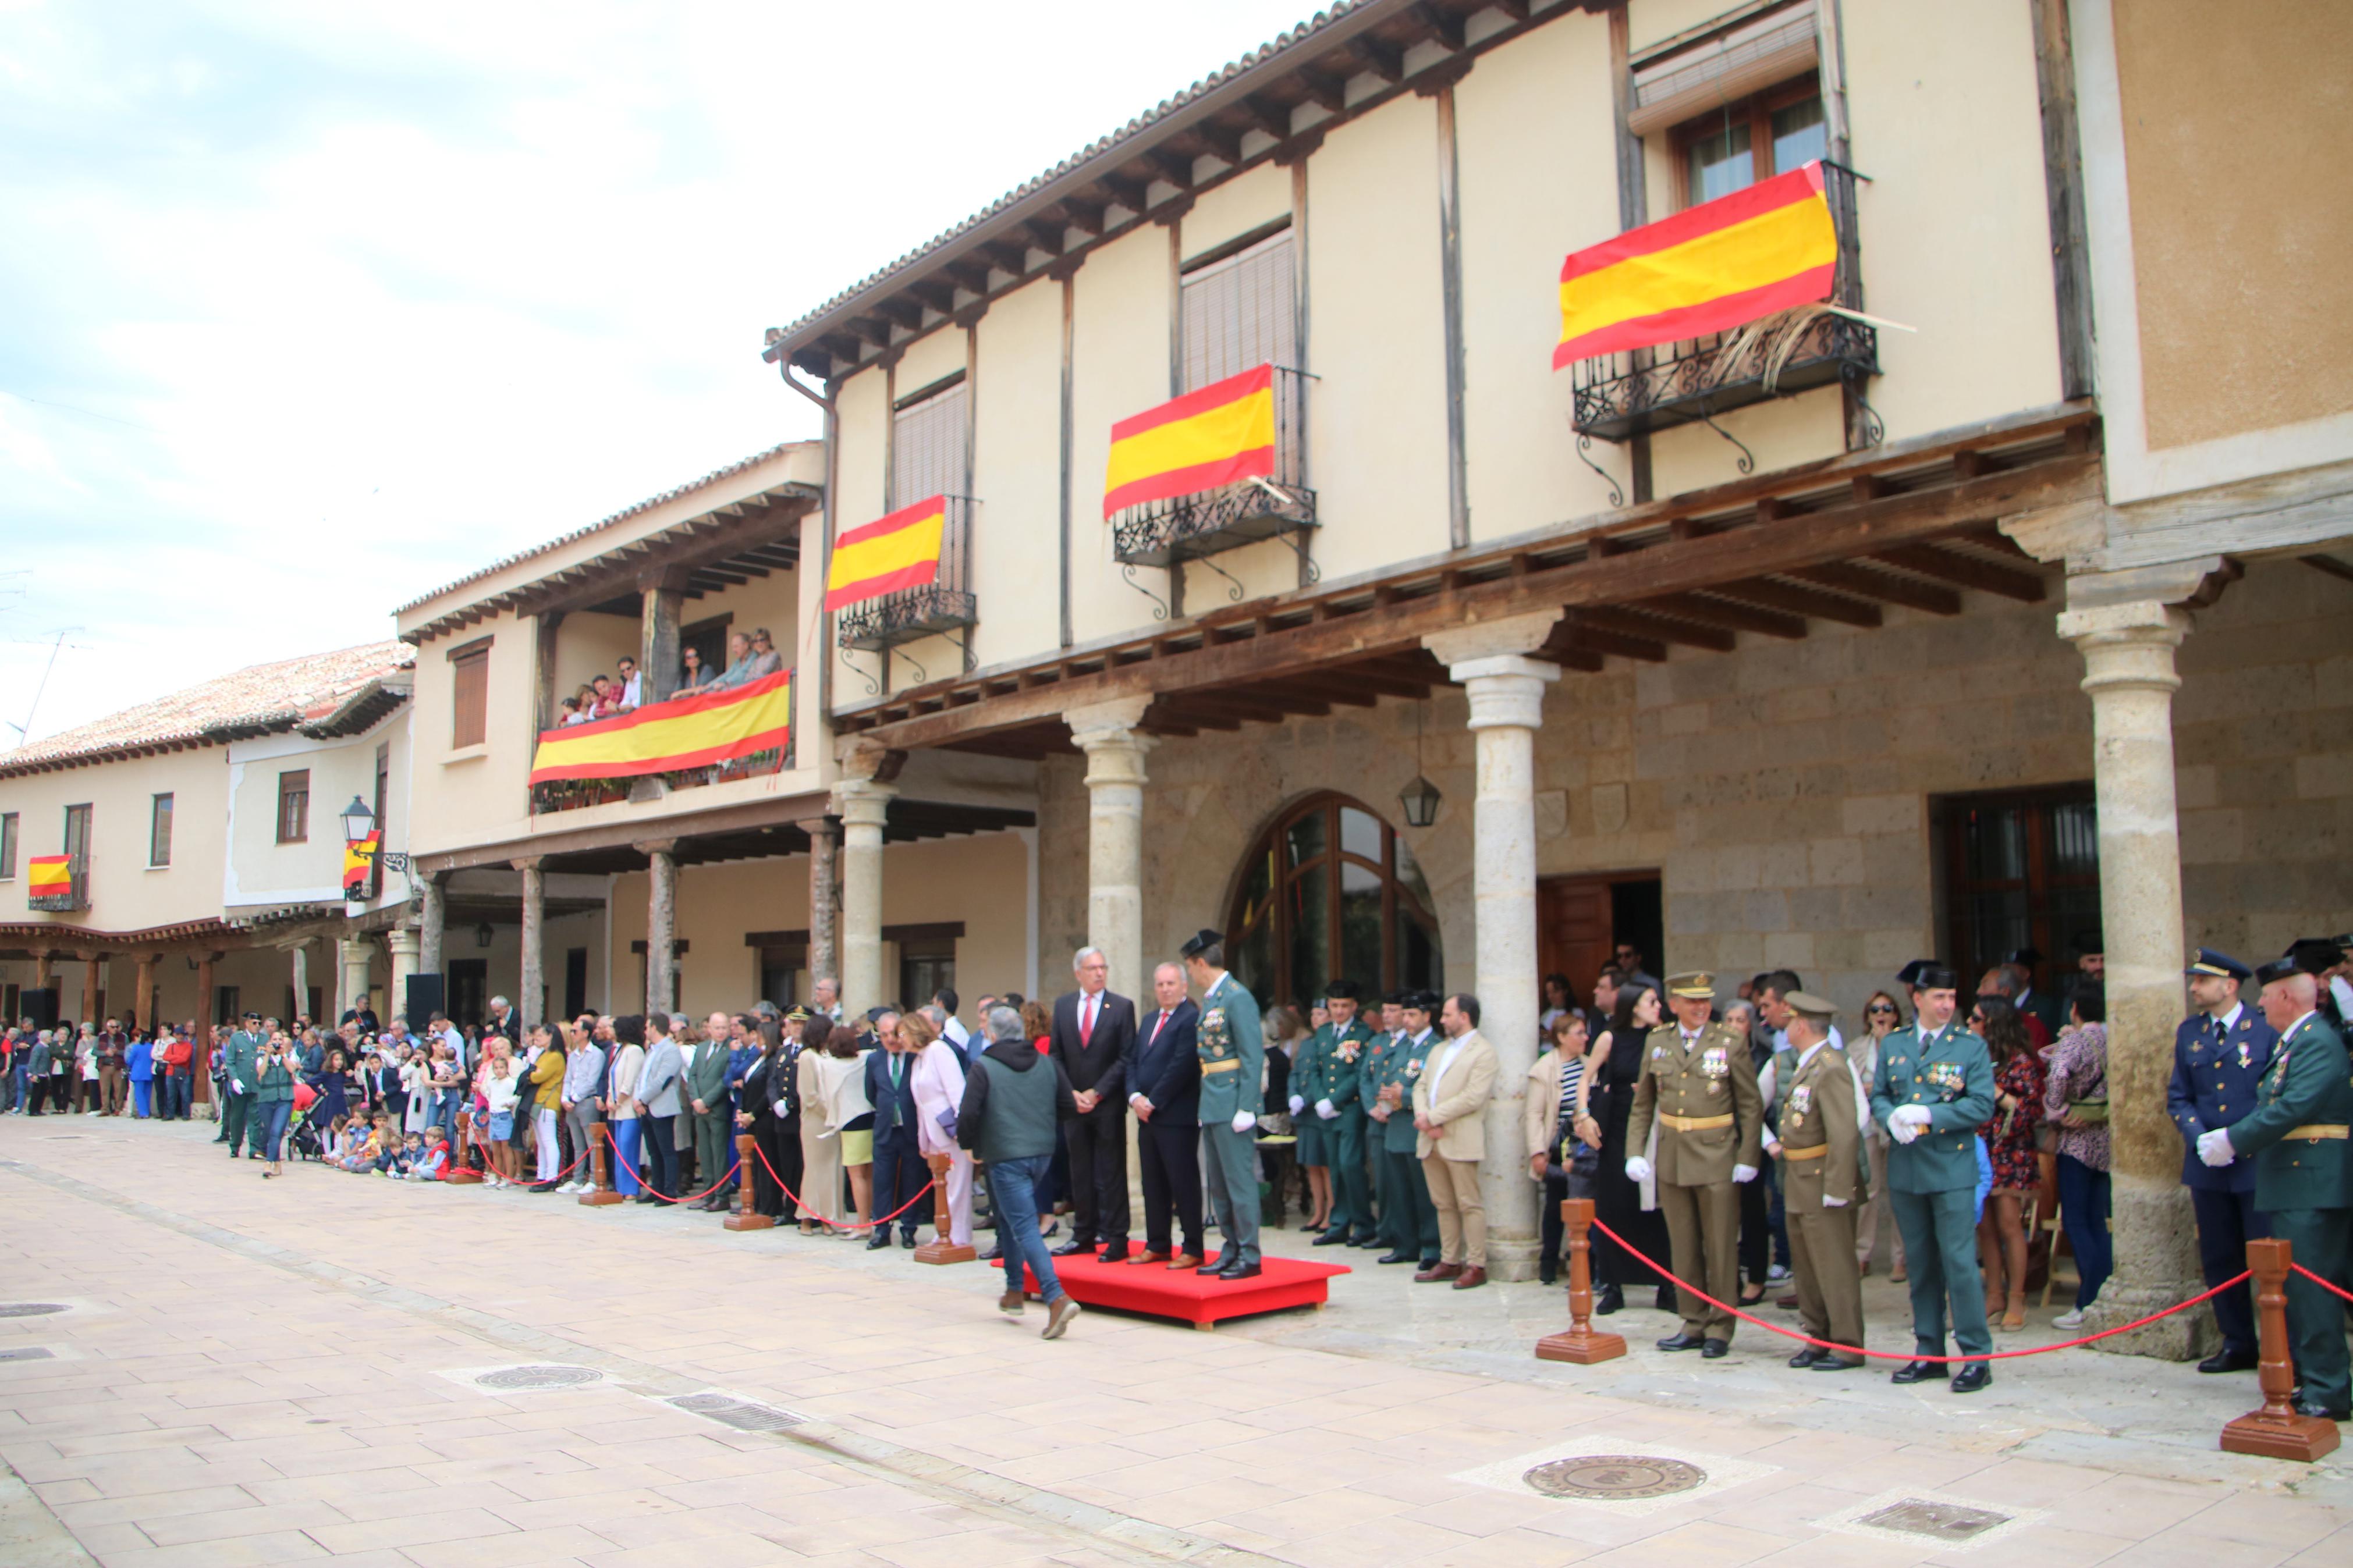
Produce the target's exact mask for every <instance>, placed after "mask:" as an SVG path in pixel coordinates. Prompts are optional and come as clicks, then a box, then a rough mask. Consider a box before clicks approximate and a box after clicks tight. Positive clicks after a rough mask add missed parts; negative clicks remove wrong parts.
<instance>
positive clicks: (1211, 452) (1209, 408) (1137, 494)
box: [1103, 364, 1274, 517]
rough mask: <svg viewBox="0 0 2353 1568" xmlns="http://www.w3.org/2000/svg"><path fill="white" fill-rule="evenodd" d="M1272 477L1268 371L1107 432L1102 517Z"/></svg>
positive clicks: (1230, 380)
mask: <svg viewBox="0 0 2353 1568" xmlns="http://www.w3.org/2000/svg"><path fill="white" fill-rule="evenodd" d="M1273 472H1274V366H1272V365H1271V364H1262V365H1261V366H1259V367H1258V368H1257V369H1256V370H1246V371H1244V372H1242V373H1241V374H1240V375H1229V376H1228V377H1227V378H1226V379H1225V380H1223V381H1220V382H1215V383H1212V384H1209V385H1208V386H1205V387H1202V388H1201V389H1200V390H1198V392H1188V393H1187V394H1186V395H1184V396H1182V397H1179V398H1177V399H1176V400H1175V401H1173V402H1169V403H1164V404H1162V405H1160V406H1159V407H1157V408H1155V409H1153V410H1151V411H1150V412H1148V413H1145V414H1138V415H1136V416H1134V417H1132V418H1128V419H1123V420H1121V421H1120V422H1119V423H1118V424H1116V425H1114V426H1112V427H1111V471H1110V472H1109V473H1108V474H1107V475H1106V476H1105V478H1104V480H1103V516H1105V517H1109V516H1111V515H1112V514H1113V512H1117V511H1124V510H1126V509H1127V508H1129V507H1132V506H1141V505H1143V504H1144V503H1145V501H1155V500H1168V499H1169V498H1171V497H1173V496H1188V495H1193V494H1196V493H1197V492H1198V491H1201V490H1211V489H1217V488H1218V487H1219V486H1220V485H1230V484H1233V483H1236V482H1237V481H1239V480H1241V479H1251V478H1254V477H1258V476H1262V475H1268V474H1271V473H1273Z"/></svg>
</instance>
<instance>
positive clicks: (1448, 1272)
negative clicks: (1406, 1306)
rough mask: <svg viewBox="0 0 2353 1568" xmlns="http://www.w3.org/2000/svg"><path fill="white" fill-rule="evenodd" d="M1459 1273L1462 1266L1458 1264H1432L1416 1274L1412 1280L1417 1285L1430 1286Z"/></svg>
mask: <svg viewBox="0 0 2353 1568" xmlns="http://www.w3.org/2000/svg"><path fill="white" fill-rule="evenodd" d="M1461 1272H1462V1265H1461V1264H1460V1263H1433V1264H1431V1265H1430V1267H1429V1268H1425V1269H1423V1270H1421V1271H1420V1272H1419V1273H1418V1274H1416V1275H1415V1276H1414V1277H1413V1279H1414V1283H1415V1284H1417V1285H1430V1284H1434V1283H1436V1282H1437V1281H1438V1280H1440V1279H1453V1278H1454V1277H1455V1276H1456V1275H1458V1274H1460V1273H1461Z"/></svg>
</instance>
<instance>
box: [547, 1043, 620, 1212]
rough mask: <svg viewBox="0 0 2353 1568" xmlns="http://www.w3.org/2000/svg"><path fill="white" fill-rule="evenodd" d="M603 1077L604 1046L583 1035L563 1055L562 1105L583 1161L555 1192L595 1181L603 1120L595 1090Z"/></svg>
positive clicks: (571, 1190)
mask: <svg viewBox="0 0 2353 1568" xmlns="http://www.w3.org/2000/svg"><path fill="white" fill-rule="evenodd" d="M604 1081H605V1047H602V1046H600V1045H598V1044H597V1043H596V1037H594V1036H593V1035H592V1036H588V1037H584V1038H583V1039H582V1040H581V1042H580V1048H579V1049H578V1050H575V1051H574V1052H573V1053H572V1054H571V1055H569V1056H567V1057H565V1058H564V1107H563V1109H564V1120H565V1122H566V1123H567V1124H568V1125H569V1126H570V1127H571V1129H572V1144H573V1147H574V1148H575V1149H578V1150H579V1151H580V1153H581V1156H582V1159H583V1162H584V1163H582V1165H581V1166H580V1169H579V1170H578V1171H577V1172H576V1173H574V1175H573V1178H572V1180H570V1181H568V1182H566V1183H565V1184H563V1185H562V1186H560V1187H558V1188H556V1189H555V1190H556V1191H557V1192H560V1193H585V1192H586V1191H588V1190H589V1189H590V1188H591V1187H593V1186H595V1185H596V1181H595V1179H594V1177H593V1176H592V1174H591V1173H592V1172H594V1171H595V1170H596V1156H595V1153H594V1151H596V1150H598V1149H599V1148H600V1147H601V1144H600V1142H599V1139H598V1130H597V1123H598V1122H599V1121H601V1120H603V1119H602V1118H601V1117H599V1116H598V1115H597V1112H596V1093H597V1090H598V1089H600V1088H601V1087H602V1086H603V1084H604ZM609 1152H610V1151H607V1153H609Z"/></svg>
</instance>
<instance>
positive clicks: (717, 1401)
mask: <svg viewBox="0 0 2353 1568" xmlns="http://www.w3.org/2000/svg"><path fill="white" fill-rule="evenodd" d="M662 1403H664V1404H665V1405H674V1406H676V1407H677V1408H678V1409H681V1410H687V1411H691V1412H692V1413H694V1414H695V1415H704V1416H708V1417H710V1418H711V1419H712V1420H713V1421H716V1422H718V1423H720V1424H721V1425H722V1426H733V1427H734V1428H735V1429H736V1430H737V1431H739V1432H781V1431H783V1430H784V1429H785V1428H786V1427H787V1426H800V1425H801V1424H802V1423H803V1422H804V1421H806V1420H807V1417H806V1416H802V1415H794V1414H793V1413H792V1412H791V1411H789V1410H779V1409H777V1408H776V1406H775V1405H761V1404H758V1403H757V1402H755V1401H753V1400H749V1399H738V1398H736V1397H735V1396H734V1395H733V1394H679V1395H677V1396H675V1397H674V1398H670V1399H666V1400H664V1401H663V1402H662Z"/></svg>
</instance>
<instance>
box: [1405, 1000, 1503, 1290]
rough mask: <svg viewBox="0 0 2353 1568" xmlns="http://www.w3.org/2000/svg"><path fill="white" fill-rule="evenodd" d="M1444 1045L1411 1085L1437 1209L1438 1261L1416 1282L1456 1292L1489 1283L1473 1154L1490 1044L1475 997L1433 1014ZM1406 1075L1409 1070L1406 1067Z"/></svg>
mask: <svg viewBox="0 0 2353 1568" xmlns="http://www.w3.org/2000/svg"><path fill="white" fill-rule="evenodd" d="M1438 1026H1439V1028H1440V1030H1441V1031H1442V1032H1443V1033H1444V1034H1445V1036H1446V1039H1445V1043H1444V1044H1442V1045H1439V1046H1435V1047H1431V1049H1430V1055H1429V1056H1428V1057H1427V1058H1424V1059H1423V1063H1422V1068H1421V1071H1420V1072H1419V1074H1417V1075H1416V1076H1415V1078H1414V1080H1413V1125H1414V1132H1415V1138H1414V1152H1415V1154H1416V1155H1417V1156H1419V1159H1420V1161H1421V1174H1422V1179H1423V1181H1425V1182H1426V1183H1428V1184H1429V1186H1430V1206H1431V1207H1432V1208H1434V1209H1436V1210H1437V1211H1438V1255H1439V1261H1438V1263H1437V1265H1436V1266H1435V1267H1433V1268H1425V1269H1423V1270H1422V1271H1421V1272H1420V1273H1419V1274H1416V1275H1415V1276H1414V1278H1415V1279H1418V1280H1420V1281H1422V1282H1423V1283H1425V1284H1427V1283H1430V1282H1431V1281H1434V1280H1440V1279H1451V1280H1452V1281H1453V1282H1454V1288H1455V1289H1457V1290H1471V1289H1477V1288H1478V1287H1479V1286H1482V1285H1484V1284H1485V1283H1486V1282H1487V1205H1486V1201H1485V1200H1484V1199H1482V1197H1481V1196H1480V1195H1479V1157H1480V1156H1481V1155H1482V1154H1483V1153H1485V1152H1487V1126H1486V1116H1485V1112H1486V1110H1487V1101H1488V1100H1491V1099H1493V1097H1494V1093H1495V1047H1493V1046H1491V1045H1489V1044H1488V1043H1487V1042H1486V1040H1485V1039H1483V1038H1482V1037H1481V1036H1480V1034H1479V998H1477V997H1476V996H1473V995H1472V994H1469V993H1468V992H1464V993H1462V994H1458V995H1453V996H1449V997H1448V998H1447V999H1446V1005H1445V1007H1444V1008H1443V1009H1441V1010H1440V1013H1439V1016H1438ZM1406 1070H1407V1071H1409V1072H1411V1071H1412V1070H1413V1069H1412V1068H1411V1066H1410V1065H1409V1066H1408V1068H1407V1069H1406Z"/></svg>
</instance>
